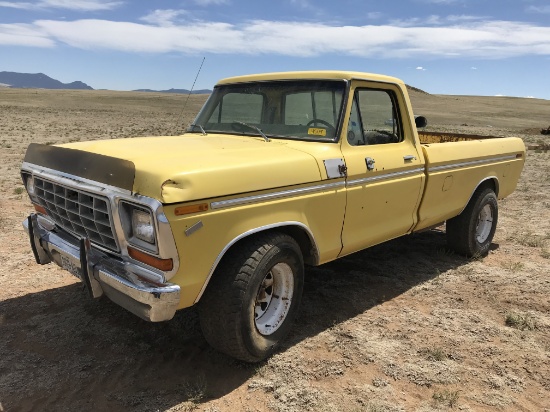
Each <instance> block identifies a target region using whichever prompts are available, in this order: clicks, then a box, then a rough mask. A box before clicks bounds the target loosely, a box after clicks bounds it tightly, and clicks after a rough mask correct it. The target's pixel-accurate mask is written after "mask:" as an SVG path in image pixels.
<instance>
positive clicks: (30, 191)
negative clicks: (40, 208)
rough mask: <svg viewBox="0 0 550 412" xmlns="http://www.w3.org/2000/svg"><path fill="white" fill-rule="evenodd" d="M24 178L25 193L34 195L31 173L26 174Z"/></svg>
mask: <svg viewBox="0 0 550 412" xmlns="http://www.w3.org/2000/svg"><path fill="white" fill-rule="evenodd" d="M26 179H27V181H26V182H25V185H26V186H27V193H28V194H29V196H30V197H31V198H32V197H33V196H34V178H33V177H32V175H27V176H26Z"/></svg>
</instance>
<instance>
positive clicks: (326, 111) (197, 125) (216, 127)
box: [187, 80, 346, 141]
mask: <svg viewBox="0 0 550 412" xmlns="http://www.w3.org/2000/svg"><path fill="white" fill-rule="evenodd" d="M345 90H346V82H345V81H343V80H338V81H330V80H329V81H326V80H300V81H269V82H255V83H240V84H231V85H221V86H217V87H216V88H215V89H214V91H213V93H212V95H211V96H210V97H209V98H208V101H207V102H206V103H205V105H204V107H203V108H202V110H201V111H200V113H199V115H198V116H197V118H196V119H195V121H194V122H193V124H192V125H191V126H190V127H189V128H188V130H187V131H189V132H198V133H201V132H202V131H204V132H206V133H232V134H235V133H239V134H248V135H255V136H262V133H260V131H261V132H263V134H264V135H265V136H268V137H274V138H287V139H300V140H329V141H332V140H335V139H336V132H337V128H338V125H339V123H340V115H341V112H342V102H343V96H344V92H345ZM258 129H260V130H258Z"/></svg>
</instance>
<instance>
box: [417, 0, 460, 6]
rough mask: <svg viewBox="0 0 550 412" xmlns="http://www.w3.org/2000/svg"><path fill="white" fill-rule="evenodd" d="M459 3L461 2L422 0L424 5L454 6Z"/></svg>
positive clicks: (452, 0) (453, 0)
mask: <svg viewBox="0 0 550 412" xmlns="http://www.w3.org/2000/svg"><path fill="white" fill-rule="evenodd" d="M461 2H462V0H424V3H430V4H444V5H450V4H456V3H461Z"/></svg>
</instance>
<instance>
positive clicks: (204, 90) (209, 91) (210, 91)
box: [0, 80, 212, 94]
mask: <svg viewBox="0 0 550 412" xmlns="http://www.w3.org/2000/svg"><path fill="white" fill-rule="evenodd" d="M0 81H1V80H0ZM133 91H134V92H155V93H180V94H189V90H186V89H169V90H151V89H137V90H133ZM210 93H212V90H208V89H201V90H193V91H192V92H191V94H210Z"/></svg>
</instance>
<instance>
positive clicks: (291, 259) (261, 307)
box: [199, 233, 304, 362]
mask: <svg viewBox="0 0 550 412" xmlns="http://www.w3.org/2000/svg"><path fill="white" fill-rule="evenodd" d="M303 282H304V262H303V257H302V253H301V251H300V247H299V246H298V244H297V243H296V241H295V240H294V239H293V238H292V237H290V236H288V235H285V234H283V233H266V234H261V235H258V236H256V237H253V238H251V239H245V240H244V241H242V243H239V244H237V245H236V246H235V247H234V248H233V249H232V250H230V251H229V252H228V254H227V255H226V256H225V257H224V258H223V259H222V262H221V263H220V265H219V266H218V268H217V269H216V271H215V273H214V276H213V278H212V280H211V282H210V284H209V285H208V288H207V290H206V292H205V294H204V296H203V297H202V299H201V300H200V302H199V318H200V323H201V328H202V330H203V334H204V336H205V338H206V340H207V341H208V343H209V344H210V345H211V346H213V347H214V348H216V349H218V350H219V351H220V352H223V353H226V354H227V355H229V356H232V357H234V358H236V359H240V360H243V361H246V362H258V361H261V360H263V359H265V358H266V357H268V356H269V355H271V354H272V353H273V352H274V351H275V349H276V347H277V345H278V344H279V343H280V342H281V341H282V340H283V339H284V338H285V337H286V335H287V334H288V332H289V331H290V328H291V326H292V321H293V319H294V318H295V317H296V313H297V311H298V307H299V304H300V300H301V295H302V290H303Z"/></svg>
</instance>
